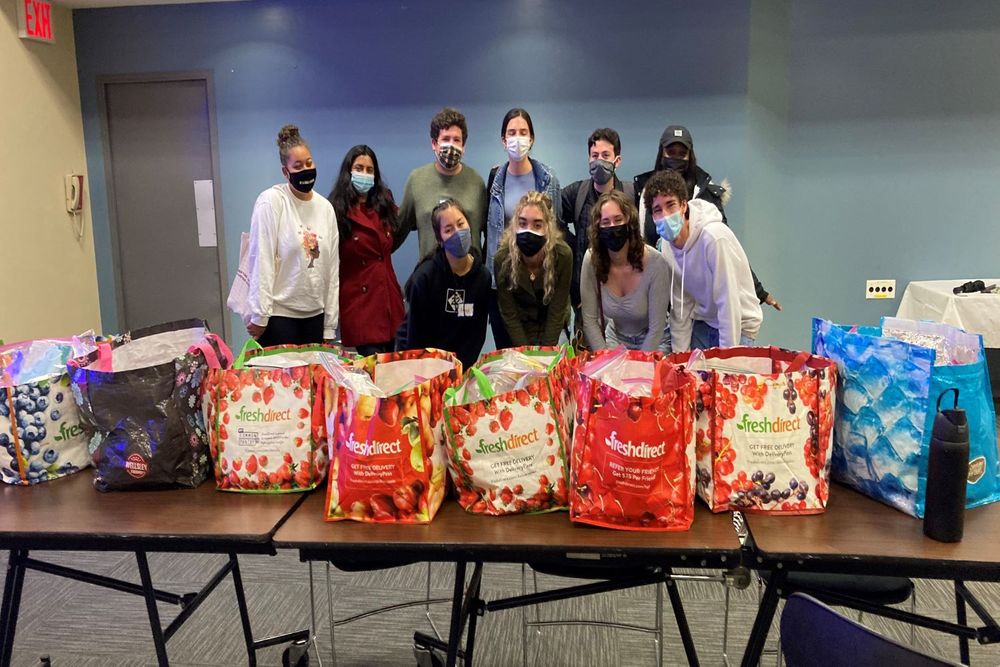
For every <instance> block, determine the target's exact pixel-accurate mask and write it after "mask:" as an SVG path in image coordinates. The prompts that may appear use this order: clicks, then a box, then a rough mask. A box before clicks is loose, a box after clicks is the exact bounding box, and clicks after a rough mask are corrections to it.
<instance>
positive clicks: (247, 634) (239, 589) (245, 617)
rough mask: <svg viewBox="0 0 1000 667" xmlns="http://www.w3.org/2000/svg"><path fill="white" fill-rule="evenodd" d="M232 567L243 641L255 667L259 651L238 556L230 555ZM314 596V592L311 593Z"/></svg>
mask: <svg viewBox="0 0 1000 667" xmlns="http://www.w3.org/2000/svg"><path fill="white" fill-rule="evenodd" d="M229 562H230V564H231V565H232V568H231V571H232V575H233V587H235V588H236V604H237V605H238V606H239V608H240V623H242V624H243V641H244V642H245V643H246V647H247V664H248V665H250V667H254V666H255V665H256V664H257V651H256V648H255V647H254V641H253V630H251V628H250V610H249V609H248V608H247V598H246V593H245V592H244V590H243V576H242V575H241V574H240V563H239V561H238V560H237V558H236V554H229ZM310 594H312V591H310Z"/></svg>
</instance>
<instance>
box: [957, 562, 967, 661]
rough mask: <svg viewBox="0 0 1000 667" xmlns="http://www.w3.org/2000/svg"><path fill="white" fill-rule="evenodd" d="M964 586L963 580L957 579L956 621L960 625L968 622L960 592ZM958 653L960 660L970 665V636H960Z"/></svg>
mask: <svg viewBox="0 0 1000 667" xmlns="http://www.w3.org/2000/svg"><path fill="white" fill-rule="evenodd" d="M961 587H962V581H961V580H959V579H956V580H955V621H956V622H957V623H958V624H959V625H965V624H966V617H965V598H964V597H963V596H962V593H961V592H960V590H959V589H960V588H961ZM958 655H959V660H960V662H961V663H962V664H963V665H968V664H970V663H969V639H968V637H959V638H958Z"/></svg>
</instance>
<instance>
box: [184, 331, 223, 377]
mask: <svg viewBox="0 0 1000 667" xmlns="http://www.w3.org/2000/svg"><path fill="white" fill-rule="evenodd" d="M196 350H197V351H198V352H201V353H202V355H204V357H205V362H206V363H207V364H208V367H209V368H220V369H221V368H228V367H229V365H230V364H231V363H232V361H233V353H232V352H231V351H230V350H229V346H228V345H226V344H225V343H224V342H222V339H221V338H219V337H218V336H217V335H215V334H213V333H209V334H205V338H204V340H201V341H199V342H197V343H195V344H194V345H192V346H191V347H189V348H188V353H191V352H194V351H196ZM220 357H221V358H220ZM223 361H225V365H223Z"/></svg>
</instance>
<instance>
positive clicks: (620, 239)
mask: <svg viewBox="0 0 1000 667" xmlns="http://www.w3.org/2000/svg"><path fill="white" fill-rule="evenodd" d="M598 238H599V240H600V242H601V245H602V246H604V247H605V248H607V249H608V250H610V251H611V252H618V251H619V250H621V249H622V248H624V247H625V244H626V243H628V225H615V226H614V227H601V231H600V234H599V237H598Z"/></svg>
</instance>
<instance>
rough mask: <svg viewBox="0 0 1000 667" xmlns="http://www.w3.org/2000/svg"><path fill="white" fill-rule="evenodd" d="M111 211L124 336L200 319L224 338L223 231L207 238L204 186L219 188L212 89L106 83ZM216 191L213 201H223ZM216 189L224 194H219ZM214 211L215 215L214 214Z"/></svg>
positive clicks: (199, 82)
mask: <svg viewBox="0 0 1000 667" xmlns="http://www.w3.org/2000/svg"><path fill="white" fill-rule="evenodd" d="M103 87H104V88H103V93H104V94H103V97H104V103H105V108H104V111H105V114H106V116H105V117H106V121H107V125H106V127H107V141H108V144H107V147H106V149H107V153H106V155H107V156H108V161H109V165H108V168H107V173H108V175H109V179H110V184H109V185H110V187H109V196H110V201H109V205H110V208H111V222H112V227H113V229H114V231H113V233H114V234H115V237H116V243H115V245H116V251H117V269H118V276H117V279H118V287H119V289H118V297H119V316H120V318H121V322H120V327H121V329H122V330H123V331H124V330H129V329H135V328H137V327H143V326H148V325H151V324H157V323H160V322H169V321H172V320H178V319H185V318H189V317H198V318H202V319H204V320H207V321H208V323H209V326H210V327H211V329H212V330H213V331H216V332H218V333H220V334H222V335H225V333H226V331H225V329H224V323H226V320H227V317H226V315H225V311H224V299H223V295H222V289H223V287H222V281H221V280H220V276H222V275H225V274H224V272H223V271H222V268H223V266H222V264H221V262H222V256H221V252H220V248H219V247H217V246H216V245H212V243H213V239H212V236H214V235H215V233H216V232H217V231H218V232H219V233H218V240H219V241H220V242H221V236H222V235H221V229H220V225H219V223H216V222H215V220H214V219H212V220H211V226H212V227H213V229H211V230H208V231H210V232H211V234H206V229H205V227H206V224H205V221H206V212H205V211H203V212H202V233H201V235H199V222H198V212H197V211H196V206H195V182H196V181H212V179H213V174H214V173H215V172H216V171H217V170H216V169H213V164H212V155H213V150H212V118H211V116H210V108H209V91H208V82H207V81H206V80H205V79H190V80H177V81H169V80H168V81H142V82H106V83H104V84H103ZM206 185H207V187H208V188H209V192H208V199H209V201H210V202H213V204H214V201H217V198H216V197H214V195H213V193H212V192H211V190H212V184H211V183H209V184H204V183H203V184H202V186H201V187H202V189H203V192H204V191H205V190H204V188H205V186H206ZM216 187H217V186H216ZM211 213H212V212H211V211H208V214H209V215H211Z"/></svg>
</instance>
